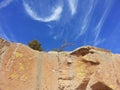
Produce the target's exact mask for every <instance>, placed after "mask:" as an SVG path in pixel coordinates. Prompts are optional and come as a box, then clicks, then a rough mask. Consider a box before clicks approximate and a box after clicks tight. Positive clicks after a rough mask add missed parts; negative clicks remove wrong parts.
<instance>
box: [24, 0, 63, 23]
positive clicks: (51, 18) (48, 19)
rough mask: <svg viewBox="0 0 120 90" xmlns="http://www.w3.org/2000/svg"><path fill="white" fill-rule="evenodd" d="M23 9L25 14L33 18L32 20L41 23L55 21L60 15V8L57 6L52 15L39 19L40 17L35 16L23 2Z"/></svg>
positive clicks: (35, 13) (30, 8)
mask: <svg viewBox="0 0 120 90" xmlns="http://www.w3.org/2000/svg"><path fill="white" fill-rule="evenodd" d="M23 5H24V8H25V10H26V12H27V13H28V14H29V15H30V16H31V18H33V19H34V20H38V21H42V22H51V21H57V20H59V19H60V16H61V13H62V6H57V7H56V8H55V9H54V10H53V11H52V12H53V13H52V14H51V15H50V16H48V17H44V18H43V17H40V15H38V14H37V12H35V11H34V10H32V7H30V6H29V5H28V4H27V3H25V2H24V4H23Z"/></svg>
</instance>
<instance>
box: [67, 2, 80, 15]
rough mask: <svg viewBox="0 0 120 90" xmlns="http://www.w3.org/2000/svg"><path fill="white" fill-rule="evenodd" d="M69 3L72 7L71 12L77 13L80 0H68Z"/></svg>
mask: <svg viewBox="0 0 120 90" xmlns="http://www.w3.org/2000/svg"><path fill="white" fill-rule="evenodd" d="M68 3H69V6H70V9H71V14H72V15H74V14H75V13H76V9H77V4H78V0H68Z"/></svg>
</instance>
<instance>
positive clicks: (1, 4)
mask: <svg viewBox="0 0 120 90" xmlns="http://www.w3.org/2000/svg"><path fill="white" fill-rule="evenodd" d="M12 1H13V0H3V1H2V2H0V9H1V8H4V7H6V6H7V5H9V4H10V3H11V2H12Z"/></svg>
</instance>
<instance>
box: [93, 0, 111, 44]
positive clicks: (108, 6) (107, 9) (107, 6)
mask: <svg viewBox="0 0 120 90" xmlns="http://www.w3.org/2000/svg"><path fill="white" fill-rule="evenodd" d="M112 3H113V1H112V0H106V2H105V10H104V12H103V15H102V17H101V19H100V21H99V22H98V24H97V26H96V27H95V39H94V45H97V44H96V43H97V42H98V41H97V40H98V38H99V34H100V32H101V28H102V26H103V24H104V22H105V19H106V17H107V16H108V14H109V12H110V9H111V7H112Z"/></svg>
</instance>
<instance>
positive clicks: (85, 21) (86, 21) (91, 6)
mask: <svg viewBox="0 0 120 90" xmlns="http://www.w3.org/2000/svg"><path fill="white" fill-rule="evenodd" d="M88 5H89V6H88V9H87V10H86V8H85V10H86V13H85V15H84V17H83V21H82V25H81V27H80V29H79V31H78V35H77V36H76V38H75V40H76V39H78V38H79V37H80V36H81V35H83V34H85V32H86V31H87V29H88V26H89V24H90V21H91V16H92V14H93V11H94V8H95V2H94V0H91V1H90V4H88Z"/></svg>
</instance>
